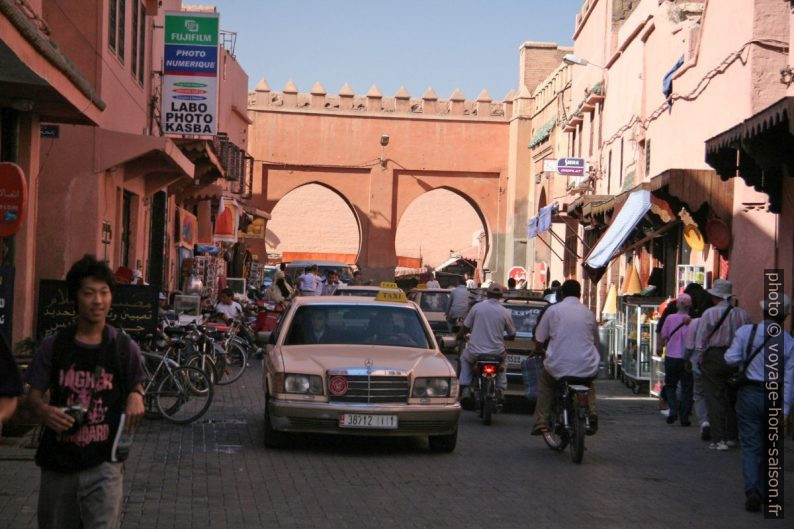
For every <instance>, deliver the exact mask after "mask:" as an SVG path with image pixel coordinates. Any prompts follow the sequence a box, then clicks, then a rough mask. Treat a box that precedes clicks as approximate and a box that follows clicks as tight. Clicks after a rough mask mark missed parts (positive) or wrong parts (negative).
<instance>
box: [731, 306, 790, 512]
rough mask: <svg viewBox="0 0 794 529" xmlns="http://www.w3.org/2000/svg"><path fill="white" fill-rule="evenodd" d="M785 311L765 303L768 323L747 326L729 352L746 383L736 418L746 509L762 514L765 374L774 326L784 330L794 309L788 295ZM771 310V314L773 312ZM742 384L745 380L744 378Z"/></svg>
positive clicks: (786, 342)
mask: <svg viewBox="0 0 794 529" xmlns="http://www.w3.org/2000/svg"><path fill="white" fill-rule="evenodd" d="M782 305H783V307H782V310H779V309H771V306H770V305H767V302H766V301H761V310H763V311H764V321H763V322H761V323H760V324H757V325H744V326H742V327H740V328H739V329H738V330H737V331H736V337H735V338H734V339H733V342H732V343H731V346H730V347H729V348H728V350H727V351H726V352H725V362H726V363H727V364H728V365H730V366H738V367H739V371H740V374H742V373H743V374H744V377H745V380H744V381H743V382H742V383H741V386H740V387H739V389H738V395H737V399H736V418H737V421H738V426H739V439H740V440H741V443H742V476H743V478H744V493H745V498H746V499H745V509H747V510H748V511H759V510H761V505H762V504H764V500H765V498H764V489H765V487H764V483H763V475H764V474H763V472H762V469H763V461H764V457H765V456H764V438H765V435H764V431H765V424H767V421H768V418H769V417H768V414H767V411H766V409H765V408H766V391H765V383H766V382H768V381H767V380H766V379H765V375H764V370H765V367H764V366H765V364H766V363H768V361H769V354H768V353H769V350H768V349H767V348H766V347H767V343H768V342H769V340H770V338H771V335H770V334H769V333H768V332H767V329H768V328H769V327H770V326H778V327H777V328H779V329H780V328H782V327H783V322H784V321H785V320H786V318H787V316H788V314H789V311H790V309H791V302H790V300H789V297H788V296H787V295H784V296H783V303H782ZM770 309H771V310H770ZM782 334H783V337H782V343H783V365H784V379H783V391H784V393H783V415H784V418H783V424H786V423H787V422H788V418H789V416H790V414H791V407H792V405H793V404H794V402H793V401H794V338H792V336H791V335H790V334H789V333H787V332H785V331H783V332H782ZM740 380H741V377H740Z"/></svg>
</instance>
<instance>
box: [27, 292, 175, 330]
mask: <svg viewBox="0 0 794 529" xmlns="http://www.w3.org/2000/svg"><path fill="white" fill-rule="evenodd" d="M158 297H159V292H158V290H157V287H154V286H151V285H117V286H116V288H115V289H114V290H113V304H112V305H111V307H110V314H108V323H109V324H110V325H112V326H114V327H116V328H119V329H124V330H125V331H126V332H127V333H129V334H130V335H131V336H132V337H134V338H140V337H143V336H144V335H146V334H147V333H154V331H155V329H156V327H157V314H158ZM76 315H77V314H76V312H75V309H74V304H73V303H72V301H71V300H70V299H69V294H68V290H67V288H66V281H60V280H56V279H42V280H41V281H40V282H39V310H38V318H37V320H36V336H37V338H38V339H39V340H41V339H42V338H44V337H45V336H47V335H50V334H53V333H55V332H57V331H58V330H59V329H62V328H64V327H68V326H69V325H71V324H72V323H74V321H75V317H76Z"/></svg>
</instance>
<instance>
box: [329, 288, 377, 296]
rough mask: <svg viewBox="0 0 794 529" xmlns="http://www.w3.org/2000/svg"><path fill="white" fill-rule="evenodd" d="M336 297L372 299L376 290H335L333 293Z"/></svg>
mask: <svg viewBox="0 0 794 529" xmlns="http://www.w3.org/2000/svg"><path fill="white" fill-rule="evenodd" d="M334 294H335V295H337V296H364V297H365V298H366V297H370V298H374V297H375V296H376V295H377V294H378V290H377V289H372V290H362V289H358V288H357V289H355V290H352V289H347V288H337V289H336V292H334Z"/></svg>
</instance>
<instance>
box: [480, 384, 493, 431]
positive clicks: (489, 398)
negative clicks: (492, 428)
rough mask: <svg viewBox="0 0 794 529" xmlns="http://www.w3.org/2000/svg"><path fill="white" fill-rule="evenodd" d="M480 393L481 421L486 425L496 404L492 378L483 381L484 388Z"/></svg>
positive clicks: (489, 422)
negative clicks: (481, 397) (481, 396)
mask: <svg viewBox="0 0 794 529" xmlns="http://www.w3.org/2000/svg"><path fill="white" fill-rule="evenodd" d="M482 393H483V402H482V423H483V424H484V425H486V426H488V425H489V424H491V420H492V417H493V411H494V407H495V406H496V402H495V401H494V380H493V379H492V378H489V379H488V381H487V382H486V383H485V389H484V390H483V392H482Z"/></svg>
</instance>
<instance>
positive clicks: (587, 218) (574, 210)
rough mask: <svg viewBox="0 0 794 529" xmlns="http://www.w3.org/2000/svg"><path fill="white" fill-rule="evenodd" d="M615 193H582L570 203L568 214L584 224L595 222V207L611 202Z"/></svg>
mask: <svg viewBox="0 0 794 529" xmlns="http://www.w3.org/2000/svg"><path fill="white" fill-rule="evenodd" d="M613 198H614V195H582V196H580V197H579V198H577V199H576V200H574V201H573V202H571V203H570V204H569V205H568V208H567V209H566V212H567V213H568V216H569V217H571V218H573V219H576V220H578V221H580V222H582V223H583V224H594V223H595V219H594V218H593V207H594V206H598V205H599V204H603V203H605V202H609V201H610V200H612V199H613Z"/></svg>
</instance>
